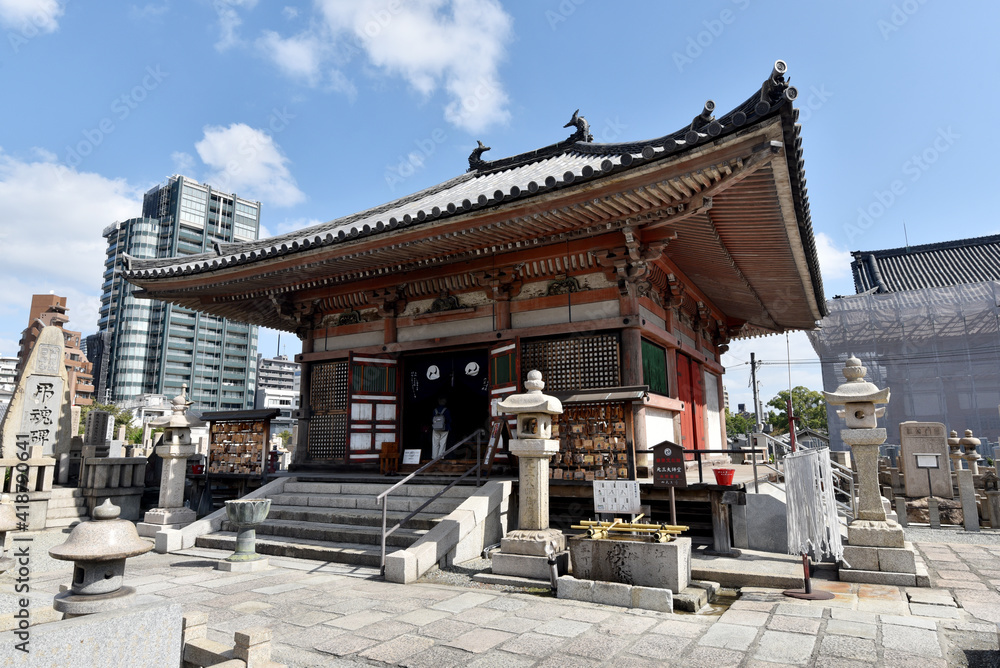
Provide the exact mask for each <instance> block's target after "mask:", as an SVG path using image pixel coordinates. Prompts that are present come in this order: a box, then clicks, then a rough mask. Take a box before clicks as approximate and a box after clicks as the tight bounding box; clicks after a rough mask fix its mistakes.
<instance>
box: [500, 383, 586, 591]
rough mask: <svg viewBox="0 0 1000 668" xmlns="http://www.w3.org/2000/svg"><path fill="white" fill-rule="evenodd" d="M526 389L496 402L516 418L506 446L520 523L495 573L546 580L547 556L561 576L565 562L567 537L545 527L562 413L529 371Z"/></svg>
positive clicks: (506, 540) (503, 545)
mask: <svg viewBox="0 0 1000 668" xmlns="http://www.w3.org/2000/svg"><path fill="white" fill-rule="evenodd" d="M524 386H525V388H526V389H527V390H528V392H526V393H524V394H513V395H511V396H509V397H507V398H506V399H504V400H503V401H501V402H500V404H499V408H500V410H501V411H503V412H504V413H511V414H514V415H516V416H517V428H516V430H515V431H516V438H512V439H511V440H510V446H509V447H510V453H511V454H512V455H516V456H517V458H518V466H519V471H518V520H519V522H518V528H517V529H516V530H514V531H510V532H508V533H507V535H506V536H505V537H504V538H503V540H502V541H501V543H500V552H499V553H497V554H495V555H493V573H495V574H497V575H512V576H519V577H527V578H533V579H537V580H548V579H549V565H548V556H547V555H549V554H553V553H554V557H555V559H556V561H557V564H558V567H559V570H560V573H565V572H566V567H567V565H568V562H569V555H568V552H567V551H566V537H565V536H564V535H563V533H562V532H561V531H560V530H558V529H551V528H549V459H551V457H552V455H554V454H556V453H557V452H559V439H553V438H552V416H553V415H558V414H559V413H562V403H561V402H560V401H559V400H558V399H556V398H555V397H550V396H547V395H545V394H542V389H543V388H544V387H545V383H544V382H542V374H541V372H539V371H530V372H529V373H528V380H527V381H525V383H524Z"/></svg>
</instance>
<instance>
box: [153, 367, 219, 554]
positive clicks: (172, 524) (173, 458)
mask: <svg viewBox="0 0 1000 668" xmlns="http://www.w3.org/2000/svg"><path fill="white" fill-rule="evenodd" d="M186 391H187V385H184V386H183V387H182V389H181V393H180V394H179V395H177V396H176V397H174V398H173V400H172V401H171V408H172V413H171V414H170V415H166V416H164V417H162V418H156V419H155V420H150V421H149V426H150V427H162V428H163V440H162V442H161V443H160V445H158V446H156V454H158V455H159V456H160V457H161V458H162V459H163V470H162V473H161V474H160V498H159V502H158V503H157V505H156V508H153V509H152V510H149V511H147V512H146V514H145V516H144V517H143V521H142V522H140V523H139V524H138V526H137V528H138V530H139V535H140V536H147V537H153V536H156V534H158V533H160V532H161V531H164V530H166V529H181V528H183V527H186V526H187V525H188V524H191V523H192V522H194V521H195V520H196V519H198V515H197V513H195V511H194V510H192V509H191V508H186V507H184V481H185V478H186V475H187V460H188V457H191V456H192V455H194V454H195V452H196V451H197V447H198V446H197V445H196V444H195V443H194V442H192V440H191V429H192V428H193V427H204V426H205V423H204V422H202V421H201V420H198V419H196V418H193V417H191V416H189V415H187V410H188V407H189V406H190V405H191V404H192V403H193V402H191V401H188V400H187V397H186V396H185V392H186ZM162 535H164V536H165V535H167V534H166V533H164V534H162ZM156 540H157V548H156V549H157V552H166V551H167V549H166V545H165V544H164V545H162V546H161V539H160V538H159V537H157V538H156ZM163 542H164V543H165V542H166V541H163Z"/></svg>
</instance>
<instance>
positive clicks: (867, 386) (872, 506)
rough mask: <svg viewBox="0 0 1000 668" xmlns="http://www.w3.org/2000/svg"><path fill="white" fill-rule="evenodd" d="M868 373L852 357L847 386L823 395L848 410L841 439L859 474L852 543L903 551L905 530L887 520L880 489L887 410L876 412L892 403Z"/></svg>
mask: <svg viewBox="0 0 1000 668" xmlns="http://www.w3.org/2000/svg"><path fill="white" fill-rule="evenodd" d="M867 371H868V370H867V369H866V368H865V367H863V366H861V360H859V359H858V358H857V357H854V356H853V355H851V357H850V358H848V360H847V363H846V364H845V365H844V369H843V374H844V378H845V379H846V382H844V383H842V384H841V385H840V386H839V387H838V388H837V389H836V391H834V392H824V393H823V394H824V395H825V396H826V400H827V401H828V402H829V403H830V404H831V405H834V406H843V407H844V408H843V411H838V415H840V416H841V417H843V418H844V422H845V423H846V425H847V429H842V430H841V431H840V437H841V438H842V439H843V440H844V443H846V444H847V445H849V446H851V453H852V458H853V459H854V470H855V471H857V474H858V482H859V487H860V490H859V493H858V514H857V517H856V518H855V520H854V521H853V522H851V524H850V526H849V527H848V528H847V532H848V541H849V542H850V544H851V545H880V546H883V547H903V530H902V528H900V526H899V525H898V524H896V523H895V522H893V521H891V520H887V519H886V515H885V509H884V508H883V506H882V497H881V494H880V493H879V487H878V456H879V451H878V446H879V445H881V444H882V443H884V442H885V438H886V433H885V429H884V428H879V427H878V426H877V418H879V417H881V416H882V415H883V414H884V413H885V407H884V406H883V407H881V408H876V407H875V404H884V403H887V402H888V401H889V388H885V389H882V390H880V389H879V388H878V387H876V386H875V385H874V384H872V383H869V382H868V381H866V380H865V374H866V373H867ZM872 541H875V542H872Z"/></svg>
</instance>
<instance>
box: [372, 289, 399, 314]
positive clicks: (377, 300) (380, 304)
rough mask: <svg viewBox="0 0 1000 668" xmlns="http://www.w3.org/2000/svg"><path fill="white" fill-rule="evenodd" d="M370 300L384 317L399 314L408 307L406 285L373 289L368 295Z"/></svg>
mask: <svg viewBox="0 0 1000 668" xmlns="http://www.w3.org/2000/svg"><path fill="white" fill-rule="evenodd" d="M367 297H368V301H369V302H370V303H372V304H374V305H375V307H376V309H377V312H378V314H379V315H380V316H382V317H383V318H392V317H395V316H398V315H399V314H400V313H402V312H403V310H404V309H405V308H406V304H407V299H406V287H405V286H402V285H398V286H396V287H393V288H384V289H382V290H372V291H371V292H369V293H368V295H367Z"/></svg>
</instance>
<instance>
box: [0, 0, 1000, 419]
mask: <svg viewBox="0 0 1000 668" xmlns="http://www.w3.org/2000/svg"><path fill="white" fill-rule="evenodd" d="M998 14H1000V7H998V6H997V5H996V4H995V3H987V2H980V3H971V2H970V3H945V2H942V1H941V0H905V1H902V2H838V3H833V2H827V3H790V2H789V3H778V2H763V1H754V0H721V1H716V2H698V3H694V2H689V3H680V2H671V3H667V2H638V1H636V2H629V3H609V2H598V1H597V0H535V1H532V2H527V1H522V2H503V3H501V2H495V1H492V0H355V1H353V2H346V1H345V2H334V1H332V0H317V1H316V2H313V3H308V2H301V3H281V2H275V3H264V2H257V1H255V0H228V1H226V0H214V1H208V0H203V1H190V2H176V1H169V0H168V1H165V2H160V3H155V2H154V3H150V4H142V3H138V4H129V3H83V2H79V1H78V0H68V1H65V0H0V86H2V88H0V90H2V95H3V100H4V104H2V105H0V127H3V128H4V129H5V131H4V132H3V133H2V134H0V243H2V247H3V258H4V259H3V262H2V263H0V281H2V284H3V285H4V288H5V289H4V290H3V291H2V293H0V353H3V354H11V353H13V352H14V351H15V348H16V342H17V339H18V337H19V332H20V330H21V329H22V328H23V327H24V325H25V324H26V323H25V320H26V316H27V306H28V302H29V295H30V294H32V293H34V292H49V291H50V290H51V291H54V292H56V293H57V294H63V295H66V296H67V297H69V299H70V307H71V311H70V315H71V317H72V320H71V323H70V324H71V326H72V327H73V328H74V329H80V330H82V331H83V332H85V333H90V332H92V331H94V330H95V329H96V321H97V303H98V302H97V297H98V295H99V288H100V283H101V270H102V268H101V263H102V256H103V240H102V238H101V236H100V234H101V230H102V229H103V228H104V227H105V226H106V225H108V224H109V223H111V222H113V221H114V220H118V219H123V218H126V217H130V216H133V215H136V214H138V213H139V202H140V200H141V195H142V193H143V192H144V191H145V190H147V189H148V188H150V187H152V186H154V185H156V184H157V183H162V182H163V181H164V180H165V179H166V177H167V176H169V175H170V174H174V173H183V174H186V175H188V176H192V177H194V178H197V179H200V180H204V181H207V182H209V183H212V184H213V185H216V186H218V187H223V188H227V189H229V190H231V191H235V192H236V193H237V194H239V195H241V196H244V197H249V198H252V199H259V200H260V201H261V202H262V204H263V206H262V222H263V225H264V227H266V229H267V230H268V232H269V233H271V234H275V233H280V232H285V231H288V230H291V229H294V228H298V227H302V226H305V225H308V224H312V223H316V222H322V221H326V220H330V219H333V218H336V217H339V216H341V215H345V214H348V213H352V212H354V211H357V210H358V209H361V208H364V207H368V206H372V205H375V204H379V203H382V202H384V201H387V200H389V199H392V198H395V197H398V196H401V195H405V194H407V193H409V192H412V191H415V190H418V189H420V188H423V187H426V186H428V185H431V184H434V183H438V182H440V181H443V180H445V179H447V178H450V177H452V176H455V175H456V174H458V173H461V172H463V171H464V170H465V168H466V167H467V162H466V158H467V156H468V154H469V152H470V151H471V149H472V148H473V147H474V146H475V143H476V140H477V139H482V140H483V142H484V143H486V144H487V145H489V146H492V147H493V150H492V151H491V152H490V153H488V154H486V157H487V158H494V159H495V158H497V157H502V156H505V155H510V154H513V153H517V152H520V151H524V150H528V149H531V148H536V147H539V146H542V145H545V144H549V143H552V142H554V141H558V140H561V139H563V138H565V136H566V135H567V132H568V131H567V130H564V129H563V128H562V126H563V124H564V123H565V122H566V121H567V120H569V117H570V115H571V114H572V112H573V110H574V109H576V108H578V107H579V108H580V109H581V113H582V114H583V115H585V116H586V117H587V119H588V120H589V121H590V123H591V128H592V131H593V133H594V134H595V139H596V140H597V141H621V140H637V139H642V138H649V137H656V136H660V135H663V134H665V133H667V132H670V131H673V130H675V129H677V128H679V127H681V126H683V125H686V124H688V123H690V120H691V118H692V117H693V116H694V115H696V114H697V113H699V112H700V110H701V107H702V105H703V103H704V101H705V100H707V99H713V100H715V101H716V103H717V105H718V110H719V111H725V110H728V109H730V108H732V107H733V106H734V105H736V104H737V103H739V102H741V101H742V100H744V99H745V98H746V97H748V96H749V95H750V94H751V93H752V92H753V91H754V90H755V89H756V88H758V87H759V85H760V83H761V82H762V81H763V79H764V78H765V77H766V76H767V75H768V74H769V72H770V69H771V65H772V63H773V62H774V60H775V59H777V58H781V59H784V60H785V61H787V63H788V66H789V76H790V77H791V81H792V84H793V85H795V86H796V87H797V88H798V90H799V99H798V102H797V104H798V106H799V107H800V109H801V122H802V125H803V142H804V149H805V161H806V175H807V178H808V185H809V198H810V203H811V209H812V217H813V223H814V226H815V230H816V232H817V235H818V242H819V247H820V249H821V264H822V269H823V276H824V281H825V284H826V290H827V296H828V297H832V296H833V295H835V294H850V293H853V286H852V283H851V280H850V271H849V262H850V260H849V255H848V254H847V253H848V252H849V251H852V250H859V249H860V250H871V249H878V248H887V247H896V246H901V245H904V232H903V226H904V224H905V226H906V230H907V233H908V236H909V243H910V244H913V245H915V244H921V243H930V242H936V241H943V240H947V239H955V238H964V237H971V236H980V235H985V234H994V233H997V232H1000V224H998V222H997V220H996V217H995V215H994V214H993V211H992V206H991V205H992V202H991V199H992V198H991V194H992V192H993V187H992V186H993V183H992V181H993V179H994V178H995V177H994V174H993V173H992V170H991V169H990V165H991V164H992V162H993V161H992V158H993V156H994V155H996V154H997V153H998V151H997V149H998V145H997V144H998V140H997V133H996V132H994V131H993V125H994V124H995V123H994V119H993V114H994V110H995V109H997V108H998V106H1000V105H998V104H997V102H998V99H997V97H998V90H997V84H996V72H997V71H998V69H1000V68H998V66H1000V46H998V40H997V37H996V34H995V33H996V26H997V25H998V18H1000V17H998ZM282 344H283V346H285V348H286V352H287V353H288V354H294V353H295V352H298V342H297V340H296V339H294V337H291V336H284V337H282ZM261 347H262V349H263V350H265V352H267V353H271V352H273V351H274V349H275V335H274V333H264V334H263V335H262V337H261ZM790 349H791V352H790V357H791V358H792V360H793V361H796V362H797V363H796V364H793V366H792V375H793V378H792V382H793V383H794V384H796V385H798V384H804V385H808V386H811V387H817V388H818V387H819V386H820V385H821V382H820V380H819V366H818V363H816V360H815V356H814V355H813V353H812V351H811V348H810V347H809V345H808V343H807V342H806V340H805V337H804V336H803V335H801V334H797V335H793V336H792V337H791V339H790ZM750 351H756V352H757V353H758V357H759V358H762V359H764V360H768V361H774V362H781V361H784V360H785V359H786V344H785V339H784V337H770V338H767V339H757V340H753V341H748V342H736V343H734V345H733V346H732V349H731V351H730V353H729V354H728V355H727V356H726V358H725V362H726V363H727V366H728V367H729V369H730V371H729V373H728V374H727V378H726V383H727V387H728V388H729V391H730V395H731V398H732V402H733V403H734V404H735V403H737V402H741V401H747V399H746V395H747V392H748V390H747V387H746V386H747V378H748V367H747V366H746V365H745V364H744V363H745V361H746V360H748V359H749V353H750ZM762 379H763V381H764V388H763V392H764V395H765V398H766V397H770V396H772V395H773V394H774V393H776V392H777V391H778V390H779V389H781V388H783V387H786V386H787V384H788V371H787V369H786V368H785V367H784V366H775V365H772V366H768V367H765V370H764V372H763V374H762Z"/></svg>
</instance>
